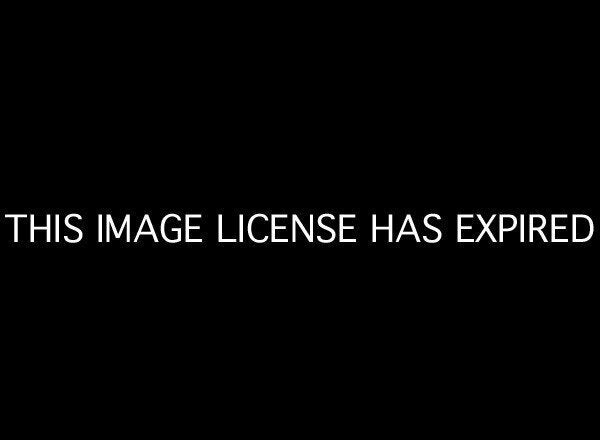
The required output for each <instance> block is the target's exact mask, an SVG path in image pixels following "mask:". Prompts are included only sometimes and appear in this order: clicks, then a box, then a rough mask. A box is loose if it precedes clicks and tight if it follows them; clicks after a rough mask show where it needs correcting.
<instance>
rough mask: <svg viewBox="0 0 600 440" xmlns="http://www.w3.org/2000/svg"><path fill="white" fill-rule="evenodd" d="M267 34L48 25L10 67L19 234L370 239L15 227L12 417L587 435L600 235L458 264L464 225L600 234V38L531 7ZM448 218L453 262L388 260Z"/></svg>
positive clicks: (22, 36)
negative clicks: (517, 222)
mask: <svg viewBox="0 0 600 440" xmlns="http://www.w3.org/2000/svg"><path fill="white" fill-rule="evenodd" d="M52 12H57V11H52ZM153 12H157V11H153ZM163 12H164V11H163ZM247 12H248V14H249V13H250V12H252V13H253V14H252V15H248V14H246V13H245V12H240V11H239V10H237V9H236V11H228V12H227V13H225V14H224V15H216V14H215V13H214V12H207V11H205V12H195V13H194V14H191V15H188V14H185V13H184V12H183V11H181V12H178V13H176V14H175V15H174V16H171V15H167V14H165V15H164V16H163V14H162V12H161V14H159V15H160V18H156V17H155V15H152V18H151V17H150V16H147V15H146V14H145V13H141V12H140V11H137V12H136V13H134V14H131V15H129V14H127V15H126V16H125V14H124V13H123V12H122V13H119V14H115V15H114V16H112V15H111V16H110V17H107V18H102V19H100V18H99V17H100V15H97V14H100V12H97V13H96V12H95V13H94V14H92V15H85V19H83V18H82V16H78V18H77V19H75V18H74V19H66V20H65V21H66V22H64V23H63V21H57V20H50V19H48V16H46V17H45V16H44V14H43V13H41V14H40V16H36V17H35V19H34V18H33V15H36V14H33V12H32V11H30V12H28V14H26V15H25V16H24V18H25V20H24V21H19V22H18V24H16V25H15V26H14V29H12V28H11V29H10V30H8V31H7V39H6V45H5V49H6V50H5V53H4V55H3V66H4V67H3V70H4V72H3V73H4V74H5V79H4V80H3V85H4V87H3V95H4V99H3V109H4V111H3V113H4V114H3V124H2V125H3V133H4V142H3V153H2V154H3V160H2V173H1V176H2V177H1V178H2V201H1V202H2V205H1V206H2V213H3V214H4V213H6V212H27V213H34V212H37V213H42V212H43V213H67V212H79V213H82V214H85V215H86V216H91V215H94V214H95V213H97V212H106V211H109V210H110V211H111V212H136V213H143V212H149V213H152V214H154V215H159V214H161V213H165V212H170V211H174V212H179V213H186V212H189V213H202V214H203V215H205V217H206V218H207V219H211V220H212V221H214V216H215V215H216V213H218V212H223V211H226V212H238V211H243V212H267V213H269V212H274V213H282V212H283V213H316V214H318V213H320V212H334V213H336V212H355V213H358V214H359V215H360V216H361V243H360V244H357V245H347V246H346V245H344V246H342V245H334V246H328V247H322V246H321V247H319V246H314V247H311V246H289V245H283V246H275V245H273V246H267V247H259V248H253V247H243V248H231V247H228V248H219V247H217V246H215V245H214V244H213V245H211V244H210V243H209V244H207V245H206V246H198V247H189V246H188V247H186V246H182V247H181V246H178V247H173V248H168V247H157V248H156V247H152V246H139V247H134V246H131V247H126V246H125V247H118V246H117V247H98V246H96V245H94V244H93V243H88V244H82V245H80V246H75V247H66V248H65V247H60V246H59V247H56V246H55V247H53V246H14V245H11V244H10V243H9V242H8V240H7V239H6V238H7V237H6V235H7V231H6V230H5V229H6V225H5V224H4V225H3V228H4V229H3V234H4V241H3V247H2V253H3V255H4V256H5V257H6V258H4V259H3V263H2V264H3V270H2V273H3V278H4V281H3V286H6V287H3V288H2V292H3V295H2V301H3V303H4V304H3V307H2V311H3V314H4V315H5V319H3V326H4V328H5V331H4V332H3V333H4V338H3V339H4V341H5V344H4V345H5V347H6V348H5V358H6V362H5V365H7V366H8V367H9V370H10V373H9V374H7V375H6V382H7V384H8V385H9V386H10V388H11V389H14V390H15V393H14V394H13V393H11V394H10V395H11V398H10V408H11V413H12V414H15V415H19V416H23V415H24V414H25V415H26V414H32V412H31V411H32V409H38V410H40V411H37V412H36V414H37V413H41V414H45V415H46V417H47V418H45V419H44V420H46V421H45V422H44V423H49V424H52V425H57V426H61V427H62V426H64V425H63V423H67V424H69V425H70V424H71V423H73V420H74V419H77V420H78V421H83V422H88V423H86V425H87V426H88V427H89V426H99V427H107V426H109V425H112V422H113V421H123V420H127V421H132V420H133V421H134V425H136V426H138V427H147V426H150V427H152V428H155V429H158V426H157V425H160V426H163V427H165V428H166V429H167V430H168V431H171V430H174V429H176V428H179V427H181V426H183V423H182V422H184V421H191V422H192V423H193V424H200V425H201V426H198V427H200V428H202V427H203V426H204V425H203V423H205V420H207V419H208V420H210V421H212V422H213V423H214V422H216V423H217V424H218V425H219V426H221V427H222V429H224V430H229V429H238V428H242V429H251V428H255V427H257V428H259V427H260V428H262V429H265V428H267V427H268V428H271V429H272V428H274V427H275V426H276V425H278V424H279V423H281V422H283V423H282V424H283V426H284V427H285V428H286V431H282V432H288V431H290V430H291V431H295V430H298V429H307V430H308V432H314V431H312V429H313V428H312V427H313V426H315V422H317V423H318V422H323V421H328V422H330V423H329V426H330V428H329V429H331V430H332V431H331V432H336V431H337V430H340V429H344V428H350V429H357V430H358V429H359V428H363V429H365V432H372V431H373V430H375V429H383V428H384V427H386V426H387V425H388V424H390V423H391V424H392V426H395V427H396V428H399V427H403V426H408V425H404V424H403V423H404V422H401V420H407V419H408V420H410V421H412V422H413V423H416V424H417V425H419V426H421V427H422V428H423V429H425V430H430V429H440V428H441V429H454V428H461V429H465V428H467V427H470V428H471V429H473V428H474V427H475V425H477V424H479V423H481V422H483V425H484V426H485V427H486V428H487V429H488V430H497V429H507V430H509V431H510V430H511V429H512V428H511V427H512V426H514V423H515V422H522V421H525V420H528V421H532V420H533V421H534V423H532V424H531V426H532V428H533V429H540V428H541V427H548V426H551V427H553V428H556V429H558V426H557V425H561V426H563V427H566V428H567V429H573V423H574V422H573V420H574V419H573V418H572V416H573V415H576V416H577V417H578V420H579V421H578V422H577V425H578V426H581V421H583V420H584V419H585V418H586V414H588V413H589V408H588V407H587V404H586V398H587V397H589V396H590V395H592V392H593V390H594V389H595V385H594V381H593V380H592V377H593V376H592V371H593V370H594V368H595V366H597V364H596V363H595V361H592V359H593V358H594V356H593V349H594V346H593V341H594V340H595V338H596V336H597V329H598V326H597V321H596V320H595V314H596V311H597V304H596V301H595V299H594V297H593V295H594V293H595V290H597V289H596V287H595V283H594V282H593V281H595V278H594V269H595V266H596V264H597V263H596V262H597V237H595V238H594V241H593V243H588V244H585V245H563V244H558V245H552V246H550V245H516V244H507V245H504V246H489V245H481V246H460V245H458V244H456V243H455V234H454V230H455V229H454V224H453V219H454V216H455V215H456V214H457V213H461V212H477V213H512V214H519V213H545V214H549V213H584V214H588V215H591V216H592V217H593V218H594V219H595V221H596V224H597V208H596V207H595V205H596V203H595V200H596V198H595V195H594V193H593V188H595V187H596V186H597V183H596V179H595V167H594V160H593V158H592V154H593V151H592V148H593V146H594V145H596V144H597V135H596V133H595V130H594V129H595V123H596V122H595V121H596V119H597V108H596V107H595V102H596V101H597V85H596V84H595V82H594V81H593V78H595V77H597V69H596V67H595V66H594V64H593V61H594V60H593V54H594V51H593V49H594V46H593V45H592V42H593V40H592V39H591V38H590V37H591V33H592V31H593V29H591V28H590V27H588V25H587V24H586V23H584V22H583V21H582V19H581V18H580V17H579V16H578V17H575V18H569V17H568V16H567V15H564V16H562V17H561V19H560V20H558V21H557V19H552V20H550V19H549V18H547V17H546V18H544V17H542V16H541V14H539V13H536V14H532V15H527V17H526V18H525V13H524V11H521V13H520V14H516V15H514V16H513V15H511V14H509V16H506V15H504V14H501V13H500V11H495V12H494V13H487V12H483V11H481V12H480V15H477V14H478V13H476V12H475V11H469V14H466V11H445V12H441V11H427V12H425V13H420V14H416V13H414V12H412V11H404V12H397V11H395V12H393V13H392V12H385V11H380V12H376V13H374V14H371V13H369V14H367V13H366V11H353V12H354V14H352V15H351V16H350V15H346V13H344V14H338V13H332V14H330V15H329V14H328V15H327V17H326V18H325V13H324V11H321V13H318V14H308V16H307V15H306V14H303V13H301V12H300V11H296V12H294V13H284V12H283V11H281V12H280V13H276V12H275V11H272V10H270V11H269V14H266V12H265V11H262V12H260V11H255V10H253V11H247ZM305 12H306V11H305ZM446 12H453V14H454V15H446ZM538 12H539V11H538ZM69 13H70V14H73V13H74V12H73V11H70V12H69ZM75 14H77V13H75ZM272 14H273V15H272ZM278 14H282V15H278ZM470 14H474V15H470ZM561 15H562V14H561ZM101 16H102V17H104V15H101ZM184 16H185V18H184ZM357 16H358V17H357ZM69 17H70V15H69ZM257 17H260V19H259V18H257ZM63 18H65V16H64V15H63ZM429 212H437V213H440V214H441V215H442V216H443V217H444V219H445V228H444V234H445V237H444V240H443V242H442V243H441V244H439V245H436V246H414V245H411V244H410V243H406V244H402V245H398V246H388V247H375V246H372V245H370V244H369V243H368V241H369V240H368V238H369V234H368V225H369V223H368V219H369V216H370V214H371V213H378V214H387V213H395V214H398V215H401V214H405V213H413V214H423V213H429ZM207 221H208V220H207ZM363 229H366V233H365V231H364V230H363ZM13 396H14V397H13ZM54 411H56V412H58V413H61V414H63V416H62V417H54V416H52V414H53V413H54ZM40 417H41V416H40ZM172 417H174V418H172ZM40 420H41V419H40ZM175 421H177V422H175ZM48 426H50V425H48ZM134 429H138V428H134ZM511 432H512V431H511Z"/></svg>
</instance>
